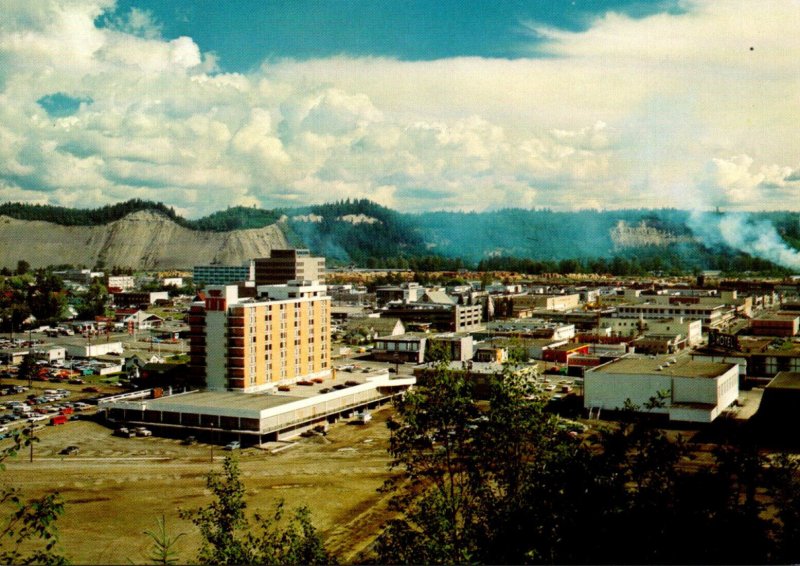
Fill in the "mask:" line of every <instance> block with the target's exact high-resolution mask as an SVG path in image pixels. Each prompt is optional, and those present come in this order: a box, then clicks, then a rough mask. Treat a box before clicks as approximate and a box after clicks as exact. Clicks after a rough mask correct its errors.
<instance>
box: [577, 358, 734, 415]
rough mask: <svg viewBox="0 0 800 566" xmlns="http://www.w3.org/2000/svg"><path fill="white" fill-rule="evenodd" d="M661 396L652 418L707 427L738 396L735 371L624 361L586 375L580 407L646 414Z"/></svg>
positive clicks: (686, 362) (677, 362) (728, 366)
mask: <svg viewBox="0 0 800 566" xmlns="http://www.w3.org/2000/svg"><path fill="white" fill-rule="evenodd" d="M660 394H664V395H666V397H665V398H663V399H662V401H663V406H660V407H655V408H653V409H651V412H652V413H661V414H666V415H668V416H669V419H670V420H673V421H682V422H704V423H710V422H711V421H713V420H714V419H716V418H717V417H718V416H719V415H720V413H722V411H723V410H725V409H726V408H727V407H728V406H730V405H731V404H732V403H733V402H734V401H736V399H737V398H738V396H739V369H738V366H737V365H736V364H734V363H719V362H706V361H698V360H692V359H689V358H686V357H682V358H679V359H676V358H670V357H668V356H663V357H656V358H649V357H623V358H620V359H618V360H616V361H613V362H610V363H607V364H604V365H601V366H597V367H595V368H592V369H590V370H587V371H586V373H585V374H584V407H585V408H587V409H589V410H590V411H592V410H593V409H600V410H621V409H623V408H624V407H625V404H626V401H628V400H630V401H631V402H632V403H633V404H634V405H636V406H638V407H639V408H640V410H642V411H646V410H647V409H646V405H647V404H648V402H649V401H650V399H651V398H655V397H658V396H659V395H660Z"/></svg>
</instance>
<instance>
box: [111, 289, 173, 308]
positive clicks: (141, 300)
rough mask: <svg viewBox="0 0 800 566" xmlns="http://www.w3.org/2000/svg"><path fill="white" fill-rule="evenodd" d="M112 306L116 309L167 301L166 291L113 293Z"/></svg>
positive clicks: (167, 294)
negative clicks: (116, 307)
mask: <svg viewBox="0 0 800 566" xmlns="http://www.w3.org/2000/svg"><path fill="white" fill-rule="evenodd" d="M112 296H113V297H114V304H115V305H116V306H118V307H139V306H142V305H153V304H155V302H156V301H169V293H168V292H167V291H130V292H123V293H114V294H113V295H112Z"/></svg>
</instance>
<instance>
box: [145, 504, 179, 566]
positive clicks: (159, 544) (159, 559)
mask: <svg viewBox="0 0 800 566" xmlns="http://www.w3.org/2000/svg"><path fill="white" fill-rule="evenodd" d="M156 525H157V529H156V530H154V531H149V530H148V531H145V532H144V534H146V535H147V536H149V537H150V538H151V539H152V540H153V546H152V548H151V550H150V556H149V559H150V562H151V563H153V564H177V563H178V559H177V552H176V551H175V543H176V542H177V541H178V540H179V539H180V538H181V537H182V536H185V535H186V533H179V534H178V535H177V536H175V537H173V536H172V535H170V534H169V531H167V519H166V517H164V515H161V517H160V518H159V519H157V521H156Z"/></svg>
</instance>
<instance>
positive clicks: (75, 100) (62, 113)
mask: <svg viewBox="0 0 800 566" xmlns="http://www.w3.org/2000/svg"><path fill="white" fill-rule="evenodd" d="M36 102H37V103H38V104H39V106H41V107H42V108H44V111H45V112H47V115H48V116H50V117H51V118H65V117H66V116H72V115H73V114H75V113H76V112H78V109H79V108H80V107H81V103H84V102H85V103H87V104H91V103H92V99H91V98H89V97H76V96H69V95H68V94H64V93H63V92H55V93H53V94H48V95H46V96H43V97H41V98H40V99H39V100H37V101H36Z"/></svg>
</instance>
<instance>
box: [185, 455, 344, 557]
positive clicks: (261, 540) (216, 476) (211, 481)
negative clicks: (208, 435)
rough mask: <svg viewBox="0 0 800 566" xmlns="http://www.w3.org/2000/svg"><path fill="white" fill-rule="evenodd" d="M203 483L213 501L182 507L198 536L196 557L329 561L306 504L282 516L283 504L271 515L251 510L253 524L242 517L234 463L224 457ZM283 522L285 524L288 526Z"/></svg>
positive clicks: (241, 493) (243, 505)
mask: <svg viewBox="0 0 800 566" xmlns="http://www.w3.org/2000/svg"><path fill="white" fill-rule="evenodd" d="M206 486H207V487H208V489H209V490H210V491H211V493H212V494H213V496H214V500H213V501H212V502H211V503H210V504H209V505H207V506H206V507H201V508H199V509H196V510H193V511H187V510H182V511H181V513H180V515H181V517H182V518H184V519H189V520H191V521H192V523H194V524H195V525H196V526H197V527H198V528H199V529H200V534H201V536H202V537H203V542H202V545H201V547H200V549H199V552H198V556H197V558H198V561H199V562H201V563H203V564H276V565H277V564H330V563H331V562H332V558H331V557H330V556H328V554H327V552H326V551H325V548H324V546H323V544H322V540H321V539H320V537H319V535H318V533H317V531H316V529H314V527H313V525H312V524H311V520H310V513H309V511H308V509H306V508H305V507H301V508H300V509H297V510H295V512H294V514H293V517H292V519H291V520H289V521H288V522H287V521H285V520H284V509H283V503H282V502H279V503H278V504H277V505H276V507H275V511H274V513H273V514H272V515H270V516H263V515H261V514H258V513H256V514H255V517H254V520H255V526H253V525H252V524H251V521H250V520H249V519H248V517H247V515H246V512H245V511H246V508H247V503H246V502H245V499H244V484H243V482H242V481H241V478H240V472H239V464H238V462H237V460H236V459H235V458H234V457H231V456H228V457H226V458H225V461H224V462H223V470H222V472H212V473H210V474H209V475H208V476H207V478H206ZM287 523H288V524H287Z"/></svg>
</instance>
